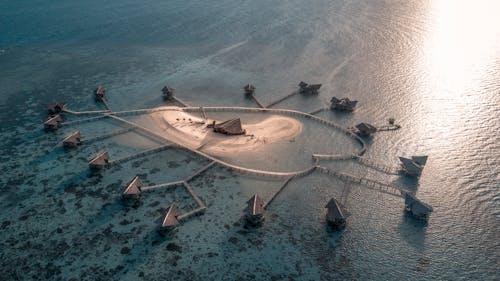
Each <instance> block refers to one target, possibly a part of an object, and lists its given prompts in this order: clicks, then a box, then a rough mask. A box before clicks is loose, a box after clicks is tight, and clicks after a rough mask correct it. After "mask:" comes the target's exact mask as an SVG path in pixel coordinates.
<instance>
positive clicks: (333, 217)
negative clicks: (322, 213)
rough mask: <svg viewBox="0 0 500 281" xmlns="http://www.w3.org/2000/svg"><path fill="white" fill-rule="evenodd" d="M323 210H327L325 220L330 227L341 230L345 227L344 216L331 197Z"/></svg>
mask: <svg viewBox="0 0 500 281" xmlns="http://www.w3.org/2000/svg"><path fill="white" fill-rule="evenodd" d="M325 208H326V209H327V212H326V220H327V221H328V223H329V224H330V225H332V226H333V227H335V228H342V227H344V226H345V215H344V213H343V212H342V209H341V208H340V205H339V203H338V202H337V200H336V199H335V198H333V197H332V199H330V201H328V203H327V204H326V206H325Z"/></svg>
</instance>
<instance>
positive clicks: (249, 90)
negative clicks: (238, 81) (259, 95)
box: [243, 84, 255, 96]
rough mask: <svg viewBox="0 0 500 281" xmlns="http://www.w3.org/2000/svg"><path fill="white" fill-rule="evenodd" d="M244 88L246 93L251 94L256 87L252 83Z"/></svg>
mask: <svg viewBox="0 0 500 281" xmlns="http://www.w3.org/2000/svg"><path fill="white" fill-rule="evenodd" d="M243 90H245V94H246V95H247V96H251V95H253V94H254V93H255V87H254V85H252V84H246V85H245V87H243Z"/></svg>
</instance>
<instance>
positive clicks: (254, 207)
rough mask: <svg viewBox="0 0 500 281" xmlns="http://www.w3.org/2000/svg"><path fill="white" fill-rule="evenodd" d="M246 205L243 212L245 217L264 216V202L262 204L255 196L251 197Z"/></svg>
mask: <svg viewBox="0 0 500 281" xmlns="http://www.w3.org/2000/svg"><path fill="white" fill-rule="evenodd" d="M247 204H248V206H247V207H246V208H245V210H244V212H245V213H246V214H247V215H251V216H257V215H263V214H264V207H263V206H264V202H262V199H260V197H259V196H258V195H257V194H255V195H254V196H252V198H250V199H249V200H248V201H247Z"/></svg>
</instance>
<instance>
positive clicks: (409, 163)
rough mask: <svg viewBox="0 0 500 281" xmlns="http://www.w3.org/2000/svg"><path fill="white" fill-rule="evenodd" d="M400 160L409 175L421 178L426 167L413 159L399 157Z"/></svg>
mask: <svg viewBox="0 0 500 281" xmlns="http://www.w3.org/2000/svg"><path fill="white" fill-rule="evenodd" d="M399 160H400V161H401V163H402V164H403V169H404V170H405V171H406V173H407V174H409V175H412V176H419V175H420V174H421V173H422V170H423V168H424V167H423V166H421V165H419V164H418V163H417V162H415V161H414V160H413V159H408V158H404V157H399Z"/></svg>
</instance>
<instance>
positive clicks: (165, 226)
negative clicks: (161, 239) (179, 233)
mask: <svg viewBox="0 0 500 281" xmlns="http://www.w3.org/2000/svg"><path fill="white" fill-rule="evenodd" d="M179 215H180V211H179V209H178V208H177V206H175V204H172V205H171V206H170V208H168V211H167V214H166V215H165V218H164V219H163V222H162V224H161V228H162V230H163V231H167V232H168V231H171V230H172V229H174V228H175V227H176V226H177V225H179V221H178V220H177V217H178V216H179Z"/></svg>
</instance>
